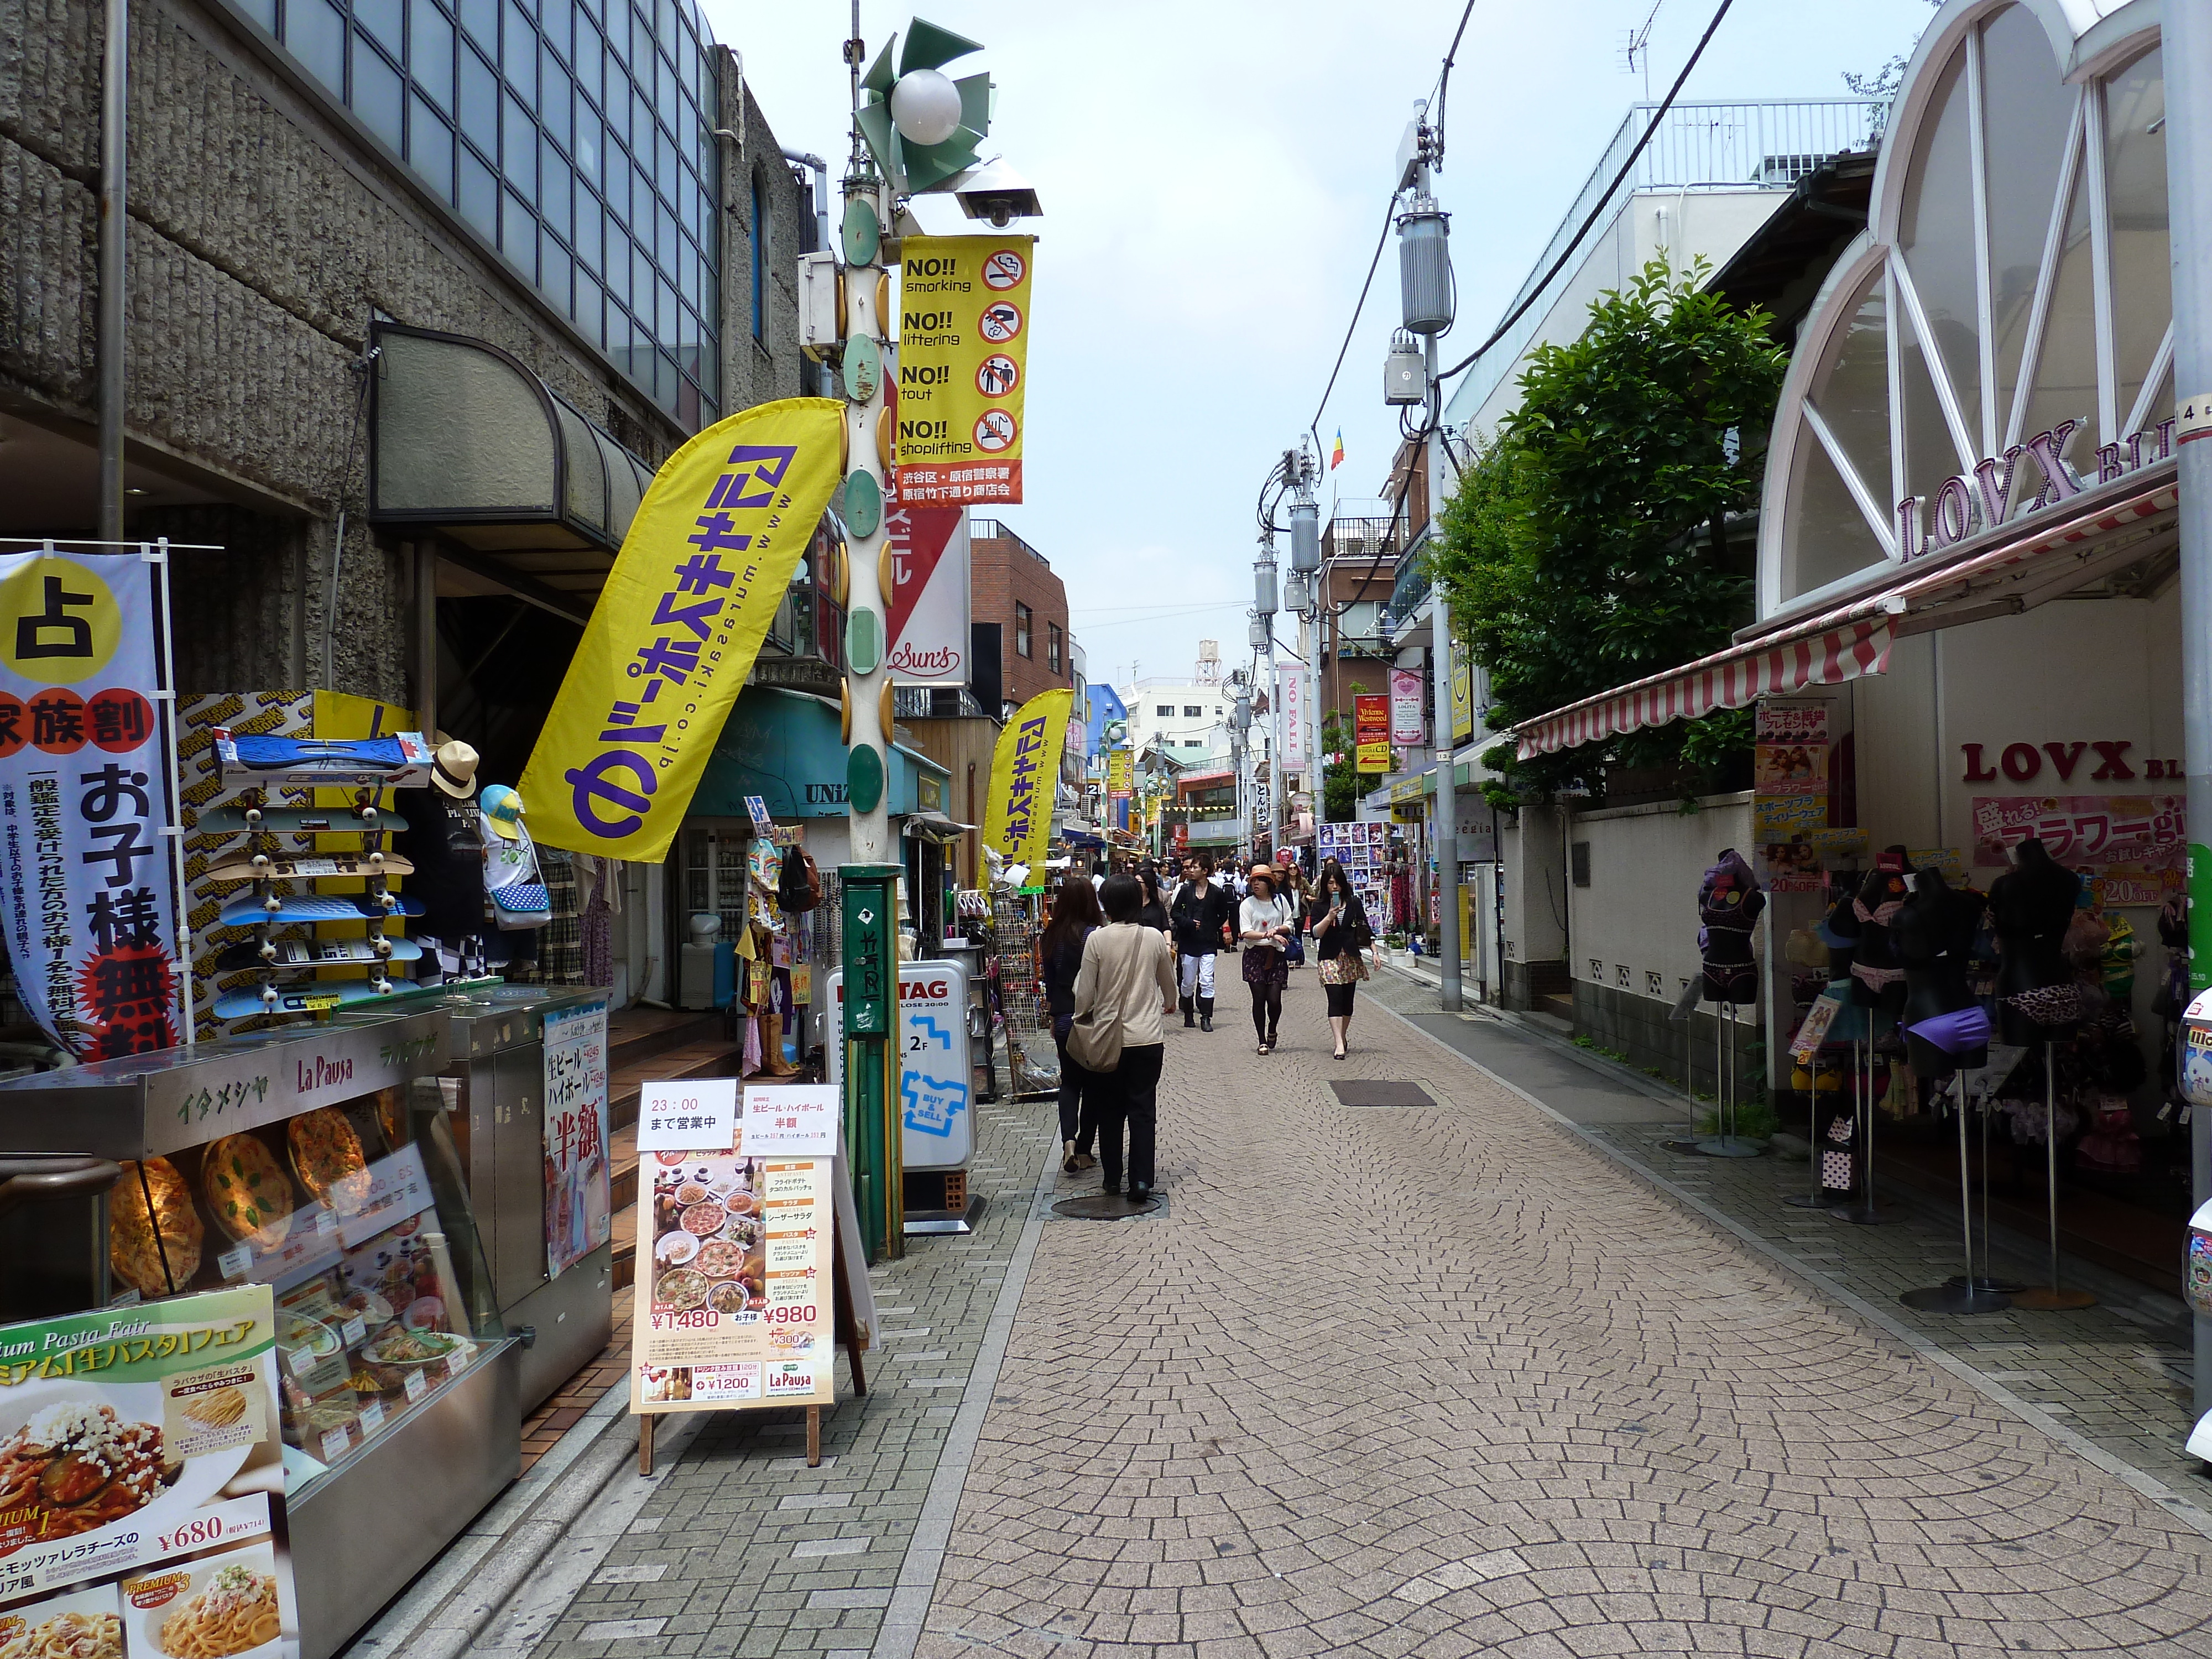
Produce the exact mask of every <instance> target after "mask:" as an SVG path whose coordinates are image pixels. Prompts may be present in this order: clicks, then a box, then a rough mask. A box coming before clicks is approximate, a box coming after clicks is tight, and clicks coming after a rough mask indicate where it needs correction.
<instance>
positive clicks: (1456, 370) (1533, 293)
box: [1437, 0, 1735, 380]
mask: <svg viewBox="0 0 2212 1659" xmlns="http://www.w3.org/2000/svg"><path fill="white" fill-rule="evenodd" d="M1734 3H1735V0H1721V3H1720V8H1719V9H1718V10H1717V11H1715V12H1714V13H1713V21H1711V22H1710V23H1708V24H1706V25H1705V33H1703V34H1701V35H1699V37H1698V44H1697V46H1696V48H1695V50H1693V51H1692V52H1691V53H1690V61H1689V62H1688V63H1686V64H1683V65H1682V72H1681V73H1680V75H1678V76H1675V77H1674V85H1673V86H1671V87H1669V88H1667V95H1666V97H1664V98H1662V100H1660V101H1659V107H1658V108H1657V109H1656V110H1654V111H1652V112H1651V120H1650V125H1647V126H1646V127H1645V128H1644V136H1643V137H1640V138H1638V140H1637V141H1636V148H1635V149H1632V150H1630V151H1629V152H1628V159H1627V160H1626V161H1623V162H1622V163H1621V164H1620V172H1618V173H1614V174H1613V182H1612V183H1611V184H1609V185H1607V186H1606V187H1605V190H1604V191H1603V192H1602V193H1601V194H1600V195H1599V197H1598V198H1597V200H1596V202H1595V203H1594V204H1592V205H1591V208H1590V210H1589V213H1588V214H1587V215H1586V216H1584V217H1583V222H1582V223H1581V224H1580V225H1578V226H1577V227H1576V228H1575V234H1574V237H1573V239H1572V240H1571V241H1569V242H1568V244H1567V245H1566V246H1565V247H1563V248H1561V249H1560V250H1559V258H1556V259H1554V260H1553V261H1552V264H1551V268H1550V269H1549V270H1546V271H1545V273H1544V274H1543V276H1541V277H1540V278H1538V279H1537V281H1536V282H1534V283H1532V284H1531V285H1530V286H1529V289H1528V296H1527V297H1526V298H1525V299H1523V300H1522V301H1521V303H1520V304H1519V305H1517V306H1516V307H1513V309H1512V311H1511V312H1510V313H1509V314H1508V315H1507V317H1506V319H1505V320H1504V321H1503V322H1501V323H1500V324H1498V326H1497V327H1496V328H1495V329H1493V330H1492V331H1491V336H1490V337H1489V338H1488V339H1486V340H1485V341H1484V342H1483V343H1481V344H1480V345H1479V346H1477V347H1475V349H1474V350H1472V351H1470V352H1468V354H1467V356H1464V357H1462V358H1461V359H1460V360H1459V362H1455V363H1454V364H1453V365H1452V366H1451V367H1450V368H1448V369H1446V370H1444V371H1443V374H1439V375H1438V376H1437V379H1438V380H1450V379H1451V378H1452V377H1453V376H1454V375H1456V374H1462V373H1463V372H1464V371H1465V370H1467V369H1468V368H1473V367H1474V362H1475V360H1476V359H1477V358H1478V357H1480V356H1482V354H1483V353H1484V352H1486V351H1487V350H1489V349H1490V348H1491V347H1492V346H1494V345H1496V344H1497V343H1498V342H1499V341H1500V340H1502V339H1504V337H1505V333H1506V331H1507V330H1508V329H1510V328H1511V327H1512V326H1513V325H1514V324H1516V323H1517V322H1519V321H1520V320H1521V319H1522V317H1524V316H1526V315H1527V314H1528V307H1531V306H1533V305H1534V304H1535V303H1536V301H1537V300H1538V298H1539V297H1541V295H1542V294H1543V292H1544V290H1545V289H1547V288H1549V287H1550V286H1551V284H1552V278H1553V277H1554V276H1558V275H1559V272H1560V271H1561V270H1565V268H1566V264H1567V261H1568V260H1569V259H1571V258H1573V257H1574V252H1575V250H1576V249H1577V248H1578V247H1580V246H1582V244H1583V238H1584V237H1585V236H1587V235H1589V234H1590V229H1591V228H1592V227H1593V226H1595V224H1596V223H1597V222H1598V218H1599V216H1601V214H1603V213H1604V212H1605V210H1606V209H1607V207H1608V206H1609V205H1611V204H1612V202H1613V191H1617V190H1619V189H1620V185H1621V181H1622V180H1624V179H1626V178H1627V177H1628V173H1629V169H1630V168H1632V167H1634V166H1635V165H1636V158H1637V157H1638V156H1639V155H1643V154H1644V149H1645V147H1646V146H1647V145H1649V144H1650V142H1651V139H1652V135H1653V134H1655V133H1656V132H1657V131H1659V124H1660V122H1662V121H1663V120H1665V119H1666V118H1667V112H1668V110H1669V109H1670V108H1672V107H1673V106H1674V100H1675V97H1676V96H1677V95H1678V94H1680V92H1681V90H1682V83H1683V82H1686V81H1687V80H1688V79H1689V78H1690V71H1691V70H1693V69H1695V68H1697V66H1698V59H1699V58H1700V57H1702V56H1703V55H1704V54H1705V43H1706V42H1707V41H1709V40H1711V39H1712V38H1713V32H1714V31H1715V30H1716V29H1717V28H1719V27H1720V26H1721V19H1722V18H1723V17H1725V16H1727V15H1728V13H1729V7H1730V6H1731V5H1733V4H1734Z"/></svg>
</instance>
